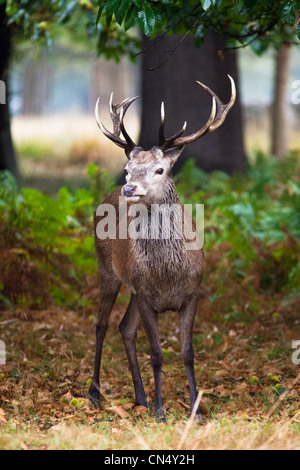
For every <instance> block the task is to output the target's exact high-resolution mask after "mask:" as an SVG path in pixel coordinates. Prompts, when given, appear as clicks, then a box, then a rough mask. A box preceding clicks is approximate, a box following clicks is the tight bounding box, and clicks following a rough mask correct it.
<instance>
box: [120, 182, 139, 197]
mask: <svg viewBox="0 0 300 470" xmlns="http://www.w3.org/2000/svg"><path fill="white" fill-rule="evenodd" d="M136 188H137V186H133V185H130V184H126V185H125V186H123V190H122V192H123V194H124V196H127V197H130V196H133V194H134V191H135V190H136Z"/></svg>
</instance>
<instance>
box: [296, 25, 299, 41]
mask: <svg viewBox="0 0 300 470" xmlns="http://www.w3.org/2000/svg"><path fill="white" fill-rule="evenodd" d="M296 33H297V36H298V39H299V41H300V23H298V24H297V28H296Z"/></svg>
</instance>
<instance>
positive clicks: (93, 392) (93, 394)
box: [89, 385, 100, 409]
mask: <svg viewBox="0 0 300 470" xmlns="http://www.w3.org/2000/svg"><path fill="white" fill-rule="evenodd" d="M89 399H90V401H91V403H92V405H93V407H94V408H96V409H99V408H100V401H99V400H100V393H99V390H97V389H96V388H95V387H94V385H91V387H90V389H89Z"/></svg>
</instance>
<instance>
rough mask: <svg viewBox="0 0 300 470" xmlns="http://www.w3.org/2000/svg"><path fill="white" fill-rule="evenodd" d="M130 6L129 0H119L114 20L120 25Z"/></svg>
mask: <svg viewBox="0 0 300 470" xmlns="http://www.w3.org/2000/svg"><path fill="white" fill-rule="evenodd" d="M130 6H131V0H121V3H120V5H119V6H118V8H117V10H116V12H115V17H116V20H117V22H118V23H119V25H120V26H121V24H122V23H123V21H124V18H125V16H126V13H127V11H128V10H129V8H130Z"/></svg>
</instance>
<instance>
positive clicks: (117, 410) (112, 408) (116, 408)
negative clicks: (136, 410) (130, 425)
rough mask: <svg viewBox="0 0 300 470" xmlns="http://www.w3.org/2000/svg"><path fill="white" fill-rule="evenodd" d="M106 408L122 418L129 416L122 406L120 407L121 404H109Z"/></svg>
mask: <svg viewBox="0 0 300 470" xmlns="http://www.w3.org/2000/svg"><path fill="white" fill-rule="evenodd" d="M106 409H107V411H111V412H112V413H115V414H117V415H118V416H119V417H120V418H122V419H126V418H129V413H127V411H126V410H124V408H122V406H109V407H108V408H106Z"/></svg>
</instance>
